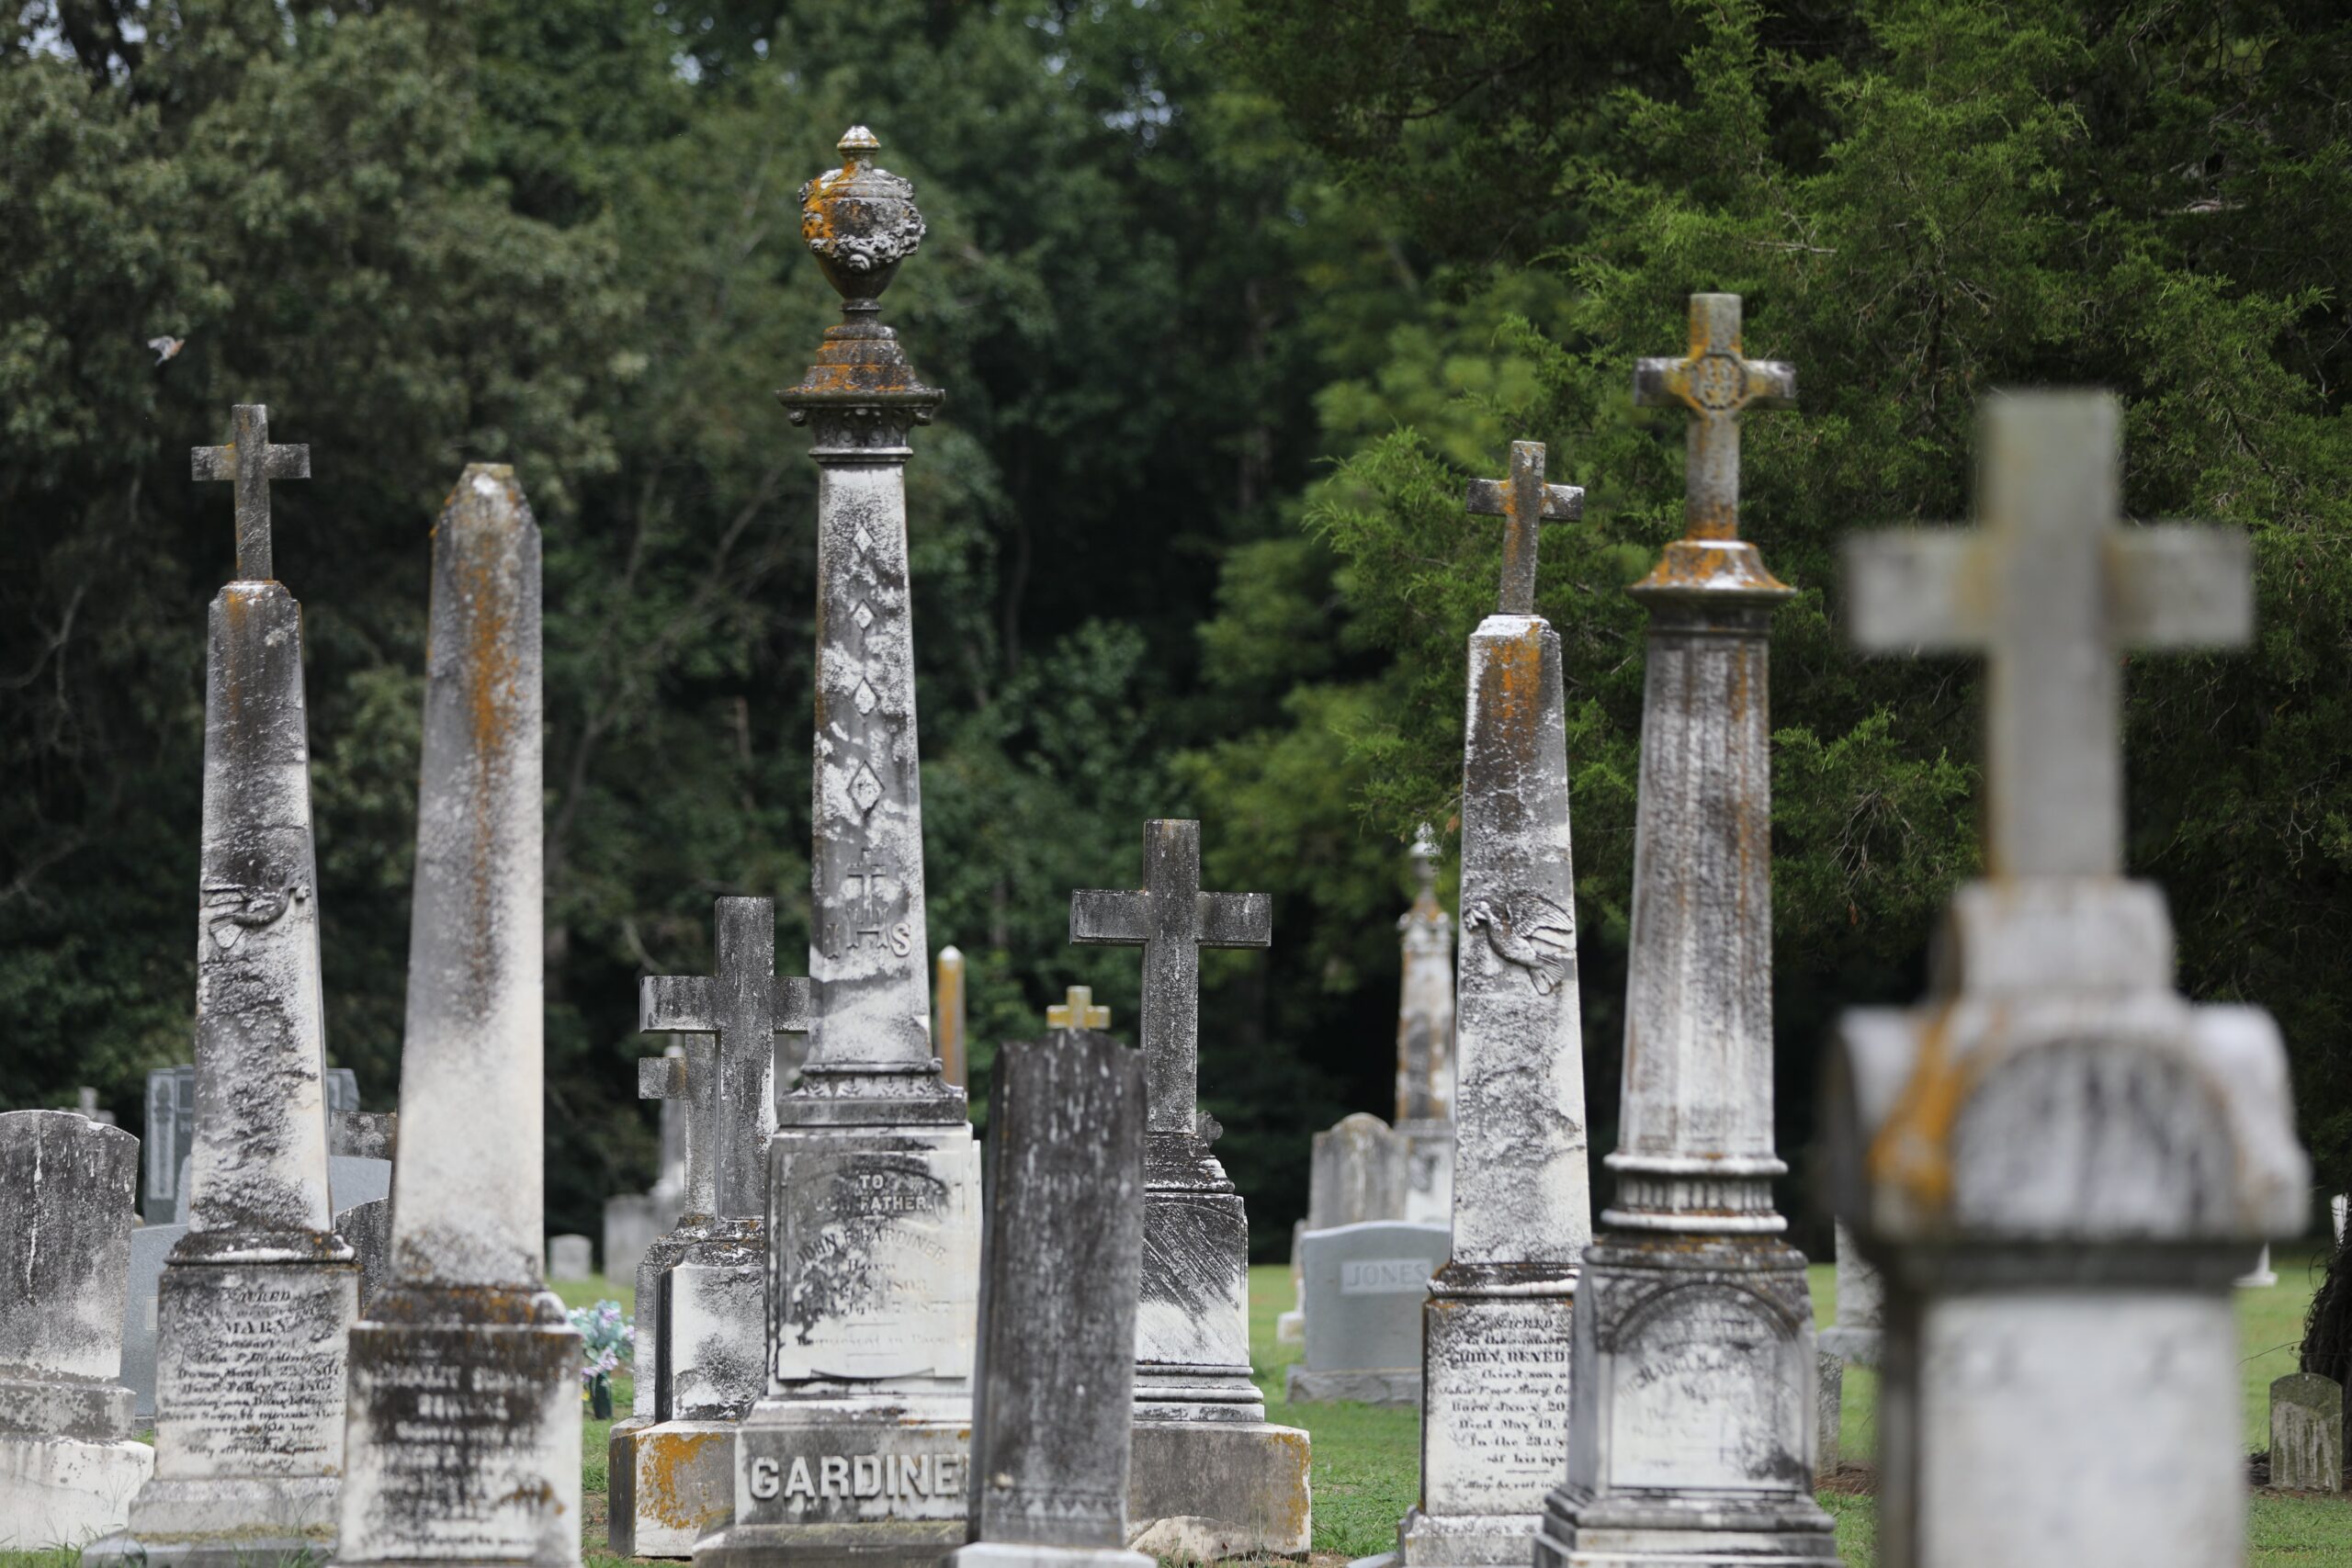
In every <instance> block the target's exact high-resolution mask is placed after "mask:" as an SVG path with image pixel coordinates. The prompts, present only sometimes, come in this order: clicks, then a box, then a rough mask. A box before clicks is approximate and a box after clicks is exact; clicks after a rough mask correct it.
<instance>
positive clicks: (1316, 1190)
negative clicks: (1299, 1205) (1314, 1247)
mask: <svg viewBox="0 0 2352 1568" xmlns="http://www.w3.org/2000/svg"><path fill="white" fill-rule="evenodd" d="M1407 1164H1408V1150H1407V1148H1406V1146H1405V1140H1404V1139H1402V1138H1400V1137H1398V1136H1397V1134H1395V1133H1393V1132H1391V1131H1389V1128H1388V1123H1387V1122H1383V1121H1382V1120H1381V1119H1380V1118H1379V1117H1377V1116H1371V1115H1367V1114H1365V1113H1364V1112H1363V1111H1357V1112H1355V1113H1354V1114H1352V1115H1349V1116H1343V1117H1341V1118H1340V1120H1339V1121H1338V1122H1336V1123H1334V1124H1333V1125H1332V1127H1331V1128H1330V1130H1329V1131H1328V1132H1322V1133H1317V1134H1315V1147H1314V1154H1313V1156H1312V1160H1311V1163H1310V1164H1309V1166H1308V1168H1307V1189H1306V1192H1307V1197H1306V1227H1307V1229H1308V1230H1310V1231H1318V1230H1333V1229H1336V1228H1338V1227H1339V1226H1340V1225H1361V1224H1373V1223H1375V1222H1381V1221H1388V1220H1401V1219H1403V1218H1404V1217H1405V1185H1406V1175H1407Z"/></svg>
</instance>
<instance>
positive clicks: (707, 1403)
mask: <svg viewBox="0 0 2352 1568" xmlns="http://www.w3.org/2000/svg"><path fill="white" fill-rule="evenodd" d="M661 1290H662V1334H663V1335H664V1336H665V1337H667V1339H668V1363H667V1364H668V1367H669V1375H670V1387H669V1389H668V1391H667V1392H668V1396H669V1397H668V1401H667V1403H666V1404H664V1405H663V1406H662V1414H663V1418H664V1419H665V1420H669V1419H675V1420H681V1421H698V1420H714V1419H717V1420H729V1421H731V1420H739V1419H741V1416H742V1415H743V1413H744V1412H745V1411H746V1410H748V1409H750V1408H751V1406H752V1401H754V1400H756V1399H758V1398H759V1397H760V1395H761V1394H763V1393H766V1392H767V1372H766V1352H765V1350H764V1348H763V1347H764V1346H765V1344H766V1341H767V1271H766V1269H765V1267H764V1265H763V1263H757V1262H745V1263H734V1264H709V1263H702V1262H698V1261H696V1260H695V1258H692V1257H691V1256H689V1257H688V1258H685V1259H684V1260H682V1261H681V1262H679V1263H677V1264H675V1265H673V1267H672V1268H671V1269H669V1270H668V1271H667V1272H665V1273H664V1274H663V1275H662V1285H661Z"/></svg>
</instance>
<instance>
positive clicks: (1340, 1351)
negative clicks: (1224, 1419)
mask: <svg viewBox="0 0 2352 1568" xmlns="http://www.w3.org/2000/svg"><path fill="white" fill-rule="evenodd" d="M1452 1249H1453V1231H1452V1229H1450V1228H1449V1227H1447V1226H1445V1225H1423V1224H1410V1223H1408V1222H1406V1221H1401V1220H1373V1221H1367V1222H1364V1223H1362V1224H1346V1225H1339V1226H1336V1227H1334V1228H1332V1229H1330V1230H1318V1231H1309V1232H1307V1233H1306V1241H1305V1244H1304V1245H1303V1246H1302V1247H1301V1249H1300V1250H1301V1252H1302V1253H1303V1254H1304V1257H1303V1258H1301V1270H1302V1272H1303V1273H1304V1275H1305V1277H1306V1292H1305V1312H1306V1359H1304V1360H1302V1361H1295V1362H1293V1363H1292V1364H1291V1366H1290V1368H1289V1369H1288V1371H1286V1373H1285V1374H1284V1380H1283V1398H1285V1399H1287V1400H1289V1401H1290V1402H1291V1403H1292V1404H1301V1403H1306V1402H1310V1401H1315V1400H1330V1399H1346V1400H1353V1401H1355V1402H1356V1403H1358V1404H1411V1405H1418V1404H1420V1402H1421V1307H1422V1303H1425V1302H1427V1301H1428V1300H1429V1293H1430V1279H1431V1278H1432V1277H1433V1276H1434V1275H1435V1274H1436V1273H1437V1271H1438V1270H1439V1269H1442V1268H1444V1267H1445V1262H1446V1258H1447V1257H1448V1256H1449V1255H1450V1253H1451V1251H1452Z"/></svg>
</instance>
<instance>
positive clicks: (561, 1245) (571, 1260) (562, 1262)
mask: <svg viewBox="0 0 2352 1568" xmlns="http://www.w3.org/2000/svg"><path fill="white" fill-rule="evenodd" d="M595 1271H596V1254H595V1244H594V1243H593V1242H591V1241H590V1240H589V1239H588V1238H587V1237H586V1236H584V1235H573V1234H570V1233H567V1234H565V1235H551V1236H549V1237H548V1279H550V1280H585V1279H587V1278H588V1277H589V1276H590V1275H592V1274H594V1273H595Z"/></svg>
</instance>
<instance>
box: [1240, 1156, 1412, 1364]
mask: <svg viewBox="0 0 2352 1568" xmlns="http://www.w3.org/2000/svg"><path fill="white" fill-rule="evenodd" d="M1411 1159H1412V1149H1411V1145H1409V1144H1408V1143H1407V1141H1406V1140H1405V1139H1404V1138H1403V1137H1401V1136H1400V1135H1398V1134H1396V1133H1393V1132H1391V1131H1389V1127H1388V1123H1387V1122H1383V1121H1382V1120H1381V1119H1380V1118H1379V1117H1377V1116H1373V1115H1369V1114H1367V1113H1365V1112H1363V1111H1356V1112H1355V1113H1353V1114H1352V1115H1349V1116H1343V1117H1341V1118H1340V1120H1339V1121H1338V1122H1335V1123H1333V1125H1332V1126H1331V1128H1330V1130H1329V1131H1328V1132H1323V1133H1317V1134H1315V1140H1314V1148H1313V1153H1312V1155H1311V1156H1310V1158H1309V1161H1308V1166H1307V1182H1306V1223H1305V1224H1302V1225H1300V1226H1299V1227H1298V1228H1297V1229H1296V1230H1295V1231H1293V1232H1292V1233H1291V1260H1290V1271H1291V1291H1292V1294H1293V1297H1294V1300H1295V1304H1294V1306H1293V1308H1292V1310H1291V1311H1289V1312H1286V1313H1284V1314H1282V1315H1281V1316H1280V1317H1279V1318H1277V1319H1275V1321H1274V1337H1275V1338H1276V1339H1277V1340H1280V1341H1283V1342H1285V1343H1302V1344H1303V1343H1305V1341H1306V1250H1305V1247H1306V1237H1307V1236H1308V1235H1312V1234H1314V1233H1315V1232H1316V1231H1318V1230H1328V1229H1330V1228H1331V1227H1333V1226H1335V1225H1354V1224H1364V1223H1366V1222H1367V1221H1373V1220H1401V1219H1403V1218H1404V1217H1405V1206H1406V1201H1407V1194H1408V1186H1409V1182H1410V1179H1411V1170H1410V1166H1411Z"/></svg>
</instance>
